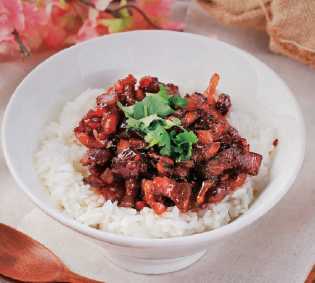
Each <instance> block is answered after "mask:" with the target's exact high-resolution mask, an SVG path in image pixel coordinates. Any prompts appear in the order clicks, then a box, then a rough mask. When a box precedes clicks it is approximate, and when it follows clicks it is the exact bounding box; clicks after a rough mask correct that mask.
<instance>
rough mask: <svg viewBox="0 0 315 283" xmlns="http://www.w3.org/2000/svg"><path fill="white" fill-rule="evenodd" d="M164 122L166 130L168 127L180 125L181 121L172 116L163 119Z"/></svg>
mask: <svg viewBox="0 0 315 283" xmlns="http://www.w3.org/2000/svg"><path fill="white" fill-rule="evenodd" d="M164 124H165V125H164V128H165V129H167V130H168V129H170V128H172V127H175V126H176V127H180V126H181V121H180V120H179V119H178V118H176V117H173V118H172V119H165V120H164Z"/></svg>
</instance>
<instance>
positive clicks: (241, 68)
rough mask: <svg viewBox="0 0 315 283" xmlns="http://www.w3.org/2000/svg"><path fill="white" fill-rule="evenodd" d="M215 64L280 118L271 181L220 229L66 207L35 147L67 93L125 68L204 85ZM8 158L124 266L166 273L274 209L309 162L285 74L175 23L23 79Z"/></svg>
mask: <svg viewBox="0 0 315 283" xmlns="http://www.w3.org/2000/svg"><path fill="white" fill-rule="evenodd" d="M213 72H218V73H219V74H220V75H221V77H222V81H221V83H220V90H221V91H224V92H226V93H229V94H231V95H232V101H233V105H236V104H237V105H238V106H239V107H238V108H240V109H244V110H251V111H254V112H255V113H256V114H257V115H258V116H260V117H261V118H269V119H270V118H272V121H273V125H274V127H276V128H277V131H278V137H279V140H280V145H279V147H278V149H277V154H276V156H275V159H274V162H273V164H272V168H271V177H270V182H269V184H268V186H267V187H266V188H265V190H264V191H263V193H262V194H261V195H260V196H259V197H258V199H257V200H256V201H255V202H254V204H253V205H252V207H251V208H250V209H249V211H248V212H246V213H245V214H244V215H242V216H241V217H239V218H238V219H236V220H235V221H233V222H232V223H230V224H228V225H226V226H223V227H221V228H218V229H216V230H214V231H210V232H205V233H201V234H195V235H191V236H185V237H177V238H168V239H141V238H132V237H125V236H119V235H115V234H111V233H107V232H102V231H98V230H96V229H93V228H89V227H86V226H84V225H82V224H80V223H78V222H75V221H74V220H72V219H70V218H69V217H66V216H65V215H63V214H62V213H61V212H60V211H58V210H57V209H56V208H55V207H54V206H53V205H52V202H51V200H50V198H49V195H48V194H47V193H46V191H45V190H44V189H43V187H42V186H41V185H40V183H39V180H38V179H37V175H36V172H35V171H34V168H33V163H32V157H33V153H34V150H35V149H36V147H37V146H38V139H39V135H40V131H41V129H42V128H43V127H44V125H45V124H46V123H47V122H49V121H50V120H52V119H53V117H54V116H55V115H56V113H58V111H59V110H60V107H61V105H62V104H63V103H64V102H66V101H67V100H69V99H71V98H73V97H74V96H76V95H78V94H80V93H81V92H82V91H84V90H85V89H87V88H89V87H90V88H94V87H96V88H99V87H105V86H107V85H109V84H111V83H113V82H114V81H115V80H117V79H118V78H121V77H122V76H124V75H126V74H128V73H133V74H138V75H145V74H152V75H155V76H157V77H159V78H160V79H161V80H162V81H173V82H174V83H176V84H178V85H180V86H184V87H185V89H186V90H199V91H201V90H202V89H204V88H205V87H206V85H207V82H208V79H209V77H210V75H211V74H212V73H213ZM2 133H3V146H4V153H5V158H6V160H7V163H8V166H9V168H10V171H11V173H12V175H13V176H14V178H15V179H16V181H17V183H18V185H19V186H20V187H21V189H22V190H23V191H24V192H25V193H26V194H27V195H28V196H29V197H30V198H31V199H32V200H33V201H34V203H35V204H37V205H38V206H39V207H40V208H41V209H42V210H43V211H44V212H46V213H47V214H48V215H50V216H51V217H53V218H54V219H56V220H58V221H59V222H60V223H62V224H64V225H66V226H68V227H70V228H72V229H74V230H76V231H78V232H79V233H81V234H84V235H86V236H88V237H89V238H90V239H91V240H92V239H93V240H96V241H97V242H98V243H99V244H100V245H103V246H104V247H105V248H106V251H107V252H108V254H109V257H110V259H111V260H112V261H113V262H114V263H116V264H118V265H119V266H121V267H123V268H126V269H128V270H132V271H135V272H140V273H155V274H157V273H164V272H170V271H175V270H179V269H181V268H184V267H186V266H188V265H190V264H192V263H193V262H195V261H196V260H198V259H199V258H200V257H201V256H202V255H203V254H204V253H205V251H206V249H208V248H209V247H211V244H215V243H216V241H218V240H219V239H221V238H222V237H225V236H227V235H230V234H232V233H234V232H236V231H238V230H240V229H242V228H243V227H245V226H246V225H249V224H251V223H252V222H254V221H255V220H256V219H258V218H259V217H261V216H262V215H263V214H265V213H266V212H267V211H268V210H269V209H271V208H272V207H273V206H274V205H275V204H276V203H277V202H278V201H279V200H280V199H281V197H282V196H283V195H284V194H285V193H286V192H287V191H288V189H289V188H290V186H291V184H292V183H293V181H294V179H295V178H296V176H297V174H298V171H299V169H300V167H301V164H302V160H303V156H304V148H305V144H304V143H305V137H304V124H303V118H302V115H301V112H300V110H299V107H298V105H297V103H296V101H295V99H294V97H293V96H292V94H291V93H290V91H289V89H288V88H287V87H286V85H285V84H284V83H283V81H282V80H281V79H280V78H279V77H278V76H277V75H276V74H275V73H274V72H273V71H272V70H271V69H269V68H268V67H267V66H265V65H264V64H262V63H261V62H259V61H258V60H257V59H255V58H254V57H252V56H251V55H249V54H247V53H245V52H244V51H241V50H239V49H237V48H235V47H232V46H230V45H228V44H225V43H222V42H220V41H217V40H213V39H209V38H206V37H202V36H198V35H193V34H188V33H176V32H168V31H137V32H128V33H121V34H114V35H109V36H105V37H101V38H97V39H94V40H91V41H88V42H85V43H83V44H79V45H77V46H75V47H72V48H68V49H66V50H64V51H62V52H59V53H58V54H56V55H55V56H52V57H51V58H49V59H48V60H46V61H45V62H44V63H42V64H40V65H39V66H38V67H36V68H35V69H34V70H33V71H32V72H31V73H30V74H29V75H28V76H27V77H26V78H25V79H24V80H23V82H22V83H21V84H20V85H19V87H18V88H17V89H16V91H15V93H14V95H13V96H12V98H11V101H10V103H9V105H8V107H7V110H6V113H5V117H4V122H3V132H2Z"/></svg>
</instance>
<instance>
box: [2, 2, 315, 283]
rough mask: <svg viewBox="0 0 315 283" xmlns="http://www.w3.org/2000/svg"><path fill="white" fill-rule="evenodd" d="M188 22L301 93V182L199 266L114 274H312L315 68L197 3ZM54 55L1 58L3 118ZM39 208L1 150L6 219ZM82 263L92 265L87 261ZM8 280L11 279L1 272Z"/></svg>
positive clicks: (174, 277)
mask: <svg viewBox="0 0 315 283" xmlns="http://www.w3.org/2000/svg"><path fill="white" fill-rule="evenodd" d="M186 24H187V25H186V31H188V32H194V33H200V34H203V35H208V36H216V37H217V38H218V39H220V40H223V41H226V42H228V43H231V44H233V45H235V46H238V47H240V48H242V49H244V50H246V51H248V52H249V53H251V54H253V55H255V56H256V57H258V58H259V59H260V60H262V61H263V62H264V63H266V64H267V65H268V66H270V67H271V68H272V69H273V70H275V71H276V72H277V73H278V75H279V76H280V77H281V78H282V79H284V81H285V82H286V83H287V84H288V86H289V87H290V88H291V90H292V92H293V93H294V94H295V96H296V98H297V100H298V102H299V104H300V106H301V108H302V111H303V114H304V119H305V122H306V129H307V149H306V158H305V161H304V165H303V168H302V171H301V173H300V175H299V177H298V179H297V180H296V182H295V184H294V186H293V187H292V188H291V190H290V191H289V193H288V194H287V195H286V196H285V197H284V198H283V199H282V200H281V201H280V203H279V204H278V205H277V206H276V207H275V208H273V209H272V210H271V211H270V212H269V213H267V214H266V215H265V216H264V217H263V218H261V219H260V220H259V221H257V222H256V223H254V224H253V225H251V226H250V227H248V228H245V229H244V230H242V231H241V232H239V233H237V234H235V235H234V236H233V237H231V238H229V239H226V240H224V241H223V242H222V243H221V245H220V247H218V248H216V249H213V250H210V251H209V252H208V254H207V255H206V256H205V257H204V258H203V259H202V260H200V261H199V262H198V263H196V264H195V265H193V266H192V267H190V268H188V269H186V270H183V271H180V272H177V273H173V274H166V275H161V276H144V275H137V274H132V273H128V272H125V271H121V270H119V269H118V268H116V267H114V266H112V265H108V266H106V272H108V273H107V274H110V276H108V277H106V279H107V282H109V283H111V282H139V283H141V282H196V283H199V282H200V283H201V282H228V283H230V282H250V283H252V282H266V283H267V282H279V283H280V282H281V283H282V282H286V283H291V282H292V283H297V282H304V279H305V278H306V275H307V273H308V272H309V270H310V269H311V266H312V265H313V264H314V263H315V244H314V240H315V186H314V184H313V181H314V179H315V167H314V163H315V142H314V139H315V70H313V69H310V68H309V67H307V66H304V65H302V64H300V63H297V62H294V61H291V60H290V59H287V58H285V57H282V56H278V55H275V54H272V53H270V52H269V51H268V38H267V36H266V35H265V34H263V33H260V32H256V31H248V30H239V29H236V28H225V27H221V26H219V25H217V24H216V23H214V22H213V20H211V19H210V18H208V17H207V15H206V14H204V13H203V12H202V11H201V10H200V9H199V7H198V6H197V5H196V4H191V5H190V7H189V11H188V14H187V18H186ZM47 56H49V54H41V55H34V56H32V57H31V58H29V59H27V60H24V61H21V60H20V61H15V62H8V63H0V115H1V116H0V117H1V118H2V114H3V111H4V109H5V106H6V104H7V102H8V100H9V98H10V95H11V94H12V93H13V91H14V89H15V87H16V86H17V84H18V83H19V82H20V81H21V80H22V79H23V77H24V76H25V75H26V74H27V73H28V72H29V71H30V70H32V68H33V67H34V66H36V65H37V64H38V63H39V62H41V61H42V60H43V59H44V58H46V57H47ZM33 209H34V205H33V204H32V203H31V201H30V200H29V199H28V198H27V197H26V196H25V195H24V194H23V193H21V192H20V191H19V189H18V188H17V185H16V184H15V182H14V180H13V178H12V177H11V176H10V174H9V172H8V169H7V167H6V165H5V162H4V160H3V155H2V152H1V153H0V222H3V223H7V224H10V225H12V226H18V225H19V224H20V223H21V221H22V219H23V218H24V216H25V215H28V214H29V213H31V212H32V210H33ZM29 217H32V214H29ZM34 217H35V216H34ZM42 217H44V216H42ZM49 221H51V220H48V219H47V222H49ZM22 227H23V226H22ZM0 244H1V243H0ZM69 257H71V255H69ZM76 271H79V272H82V273H86V272H88V271H87V270H84V264H83V265H82V267H81V270H76ZM0 282H7V281H6V280H4V279H1V278H0Z"/></svg>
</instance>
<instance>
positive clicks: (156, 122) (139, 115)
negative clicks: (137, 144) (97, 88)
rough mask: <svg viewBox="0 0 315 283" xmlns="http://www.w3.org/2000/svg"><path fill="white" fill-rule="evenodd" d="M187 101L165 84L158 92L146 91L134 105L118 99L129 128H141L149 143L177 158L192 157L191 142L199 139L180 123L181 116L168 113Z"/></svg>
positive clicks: (140, 130) (180, 159)
mask: <svg viewBox="0 0 315 283" xmlns="http://www.w3.org/2000/svg"><path fill="white" fill-rule="evenodd" d="M186 104H187V101H186V99H184V98H182V97H180V96H170V95H169V94H168V91H167V88H166V87H165V86H164V85H162V84H161V85H160V91H159V92H158V93H151V94H147V96H146V97H145V98H144V99H143V100H142V101H139V102H137V103H135V104H133V105H131V106H123V105H122V104H121V103H120V102H118V103H117V105H118V107H119V108H120V109H121V110H122V111H123V112H124V114H125V116H126V117H127V126H128V128H133V129H135V130H137V131H139V132H141V133H142V134H143V135H144V139H145V141H146V142H147V143H148V147H153V146H157V147H158V149H159V151H160V154H161V155H166V156H172V157H173V158H175V159H176V160H177V161H182V160H187V159H189V158H190V157H191V155H192V145H193V144H194V143H196V142H197V140H198V139H197V137H196V135H195V134H194V133H193V132H192V131H187V130H185V129H184V128H183V127H182V126H181V121H180V120H179V119H178V118H176V117H168V118H166V119H165V117H167V116H169V115H170V114H172V113H173V112H174V111H175V109H174V108H173V107H176V108H177V107H184V106H185V105H186ZM173 127H178V128H180V129H181V132H180V133H178V132H176V131H174V130H172V128H173Z"/></svg>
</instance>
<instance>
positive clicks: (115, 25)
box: [97, 17, 132, 33]
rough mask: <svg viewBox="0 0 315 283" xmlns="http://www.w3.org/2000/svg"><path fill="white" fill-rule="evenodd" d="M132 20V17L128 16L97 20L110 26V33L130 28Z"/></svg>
mask: <svg viewBox="0 0 315 283" xmlns="http://www.w3.org/2000/svg"><path fill="white" fill-rule="evenodd" d="M131 22H132V18H131V17H127V18H114V19H100V20H98V21H97V23H98V24H100V25H104V26H106V27H107V28H108V31H109V32H110V33H116V32H121V31H124V30H125V29H127V28H128V26H129V25H130V23H131Z"/></svg>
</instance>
